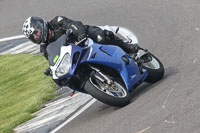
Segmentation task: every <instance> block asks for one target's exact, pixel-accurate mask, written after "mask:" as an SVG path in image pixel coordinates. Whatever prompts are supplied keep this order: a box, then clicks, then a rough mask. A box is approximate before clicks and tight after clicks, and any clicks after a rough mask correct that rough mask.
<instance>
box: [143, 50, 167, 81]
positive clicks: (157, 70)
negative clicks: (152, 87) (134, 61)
mask: <svg viewBox="0 0 200 133" xmlns="http://www.w3.org/2000/svg"><path fill="white" fill-rule="evenodd" d="M147 56H150V58H151V60H150V61H148V62H145V63H143V64H142V67H143V68H144V69H146V70H147V71H148V76H147V78H146V79H145V81H146V82H149V83H154V82H156V81H158V80H160V79H162V77H163V75H164V66H163V64H162V63H161V61H160V60H159V59H158V58H156V57H155V56H154V55H153V54H151V53H147ZM144 57H145V56H144ZM147 58H148V57H147Z"/></svg>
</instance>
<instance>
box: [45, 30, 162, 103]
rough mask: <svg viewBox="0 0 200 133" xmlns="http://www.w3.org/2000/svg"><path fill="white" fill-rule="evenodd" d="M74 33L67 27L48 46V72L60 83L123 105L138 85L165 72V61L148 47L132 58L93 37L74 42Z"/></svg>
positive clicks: (158, 78)
mask: <svg viewBox="0 0 200 133" xmlns="http://www.w3.org/2000/svg"><path fill="white" fill-rule="evenodd" d="M71 34H72V31H71V30H68V31H67V32H66V34H65V35H63V36H61V37H60V38H59V39H58V40H57V41H55V42H53V43H50V44H49V45H48V47H47V53H48V61H49V66H50V68H49V69H47V71H46V72H45V74H46V75H51V76H52V78H53V80H54V82H56V84H58V85H59V86H68V87H69V88H71V89H73V90H76V91H79V92H83V93H88V94H90V95H91V96H93V97H94V98H96V99H98V100H99V101H101V102H103V103H106V104H109V105H112V106H118V107H122V106H125V105H127V104H128V103H129V101H130V99H131V97H130V92H131V91H132V90H134V89H135V88H136V87H137V86H138V85H140V84H141V83H142V82H150V83H154V82H156V81H158V80H160V79H161V78H162V77H163V75H164V67H163V65H162V63H161V62H160V61H159V59H157V58H156V57H155V56H154V55H153V54H151V53H150V52H148V51H147V50H145V49H142V48H139V51H138V53H137V55H135V56H134V57H131V56H130V55H128V54H127V53H125V52H124V51H123V50H122V49H121V48H120V47H117V46H114V45H102V44H98V43H96V42H94V41H93V40H92V39H90V38H85V39H83V40H81V41H80V42H73V41H71V40H70V36H71ZM130 45H133V44H130Z"/></svg>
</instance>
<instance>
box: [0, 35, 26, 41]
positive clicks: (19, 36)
mask: <svg viewBox="0 0 200 133" xmlns="http://www.w3.org/2000/svg"><path fill="white" fill-rule="evenodd" d="M20 38H25V36H24V35H18V36H12V37H6V38H2V39H0V42H5V41H10V40H14V39H20Z"/></svg>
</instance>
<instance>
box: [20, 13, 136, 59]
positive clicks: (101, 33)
mask: <svg viewBox="0 0 200 133" xmlns="http://www.w3.org/2000/svg"><path fill="white" fill-rule="evenodd" d="M69 28H70V29H72V31H73V32H72V34H73V35H74V37H75V39H76V40H77V41H80V40H82V39H83V38H85V37H87V36H88V37H90V38H91V39H93V40H94V41H95V42H97V43H99V44H111V45H116V46H119V47H120V48H122V49H123V50H124V51H125V52H126V53H128V54H135V53H137V51H138V45H137V44H135V45H130V44H128V43H125V42H124V41H123V40H122V39H120V38H119V37H117V36H115V35H114V33H113V32H111V31H108V30H102V29H100V28H99V27H96V26H89V25H83V23H82V22H80V21H74V20H71V19H69V18H66V17H64V16H56V17H55V18H54V19H52V20H51V21H50V22H47V21H45V20H44V19H43V18H41V17H38V16H31V17H29V18H27V19H26V20H25V22H24V24H23V27H22V32H23V34H24V35H25V36H26V37H27V38H28V39H29V40H30V41H32V42H34V43H36V44H40V52H41V53H42V54H43V55H44V56H45V57H46V59H47V58H48V55H47V52H46V47H47V45H48V44H49V43H51V42H53V41H55V40H57V39H58V38H59V37H60V36H62V35H63V34H65V33H66V30H67V29H69Z"/></svg>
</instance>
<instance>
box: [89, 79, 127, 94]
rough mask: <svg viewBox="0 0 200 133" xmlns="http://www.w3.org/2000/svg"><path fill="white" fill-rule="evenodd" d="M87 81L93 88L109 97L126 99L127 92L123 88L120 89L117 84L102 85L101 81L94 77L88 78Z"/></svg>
mask: <svg viewBox="0 0 200 133" xmlns="http://www.w3.org/2000/svg"><path fill="white" fill-rule="evenodd" d="M89 81H90V83H92V84H93V85H94V86H95V88H97V89H98V90H100V91H102V92H104V93H106V94H108V95H110V96H113V97H118V98H123V97H126V95H127V92H126V90H125V89H124V87H122V86H121V85H120V84H119V83H117V82H113V83H112V85H108V84H107V83H103V82H102V81H100V80H99V79H97V78H95V77H90V78H89Z"/></svg>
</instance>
